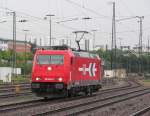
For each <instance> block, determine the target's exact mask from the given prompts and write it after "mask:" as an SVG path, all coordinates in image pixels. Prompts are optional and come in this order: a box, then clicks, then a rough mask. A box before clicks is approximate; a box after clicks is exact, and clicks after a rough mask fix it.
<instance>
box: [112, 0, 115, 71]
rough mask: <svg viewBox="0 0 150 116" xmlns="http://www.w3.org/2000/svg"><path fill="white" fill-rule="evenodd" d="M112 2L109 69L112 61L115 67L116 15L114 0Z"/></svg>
mask: <svg viewBox="0 0 150 116" xmlns="http://www.w3.org/2000/svg"><path fill="white" fill-rule="evenodd" d="M112 4H113V18H112V44H111V50H112V51H111V70H112V69H113V61H114V68H116V16H115V2H113V3H112ZM113 51H114V53H113ZM113 56H114V57H113ZM113 58H114V59H113Z"/></svg>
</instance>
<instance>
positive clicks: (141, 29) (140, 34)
mask: <svg viewBox="0 0 150 116" xmlns="http://www.w3.org/2000/svg"><path fill="white" fill-rule="evenodd" d="M136 18H139V21H138V22H139V24H140V33H139V73H141V72H142V61H141V58H140V56H141V55H142V47H143V46H142V36H143V19H144V16H136Z"/></svg>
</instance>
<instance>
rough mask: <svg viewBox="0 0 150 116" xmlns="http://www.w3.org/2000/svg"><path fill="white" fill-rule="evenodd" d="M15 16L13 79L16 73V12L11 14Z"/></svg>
mask: <svg viewBox="0 0 150 116" xmlns="http://www.w3.org/2000/svg"><path fill="white" fill-rule="evenodd" d="M11 14H12V15H13V54H12V77H13V76H15V73H16V69H15V67H16V12H11Z"/></svg>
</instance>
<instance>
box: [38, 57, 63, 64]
mask: <svg viewBox="0 0 150 116" xmlns="http://www.w3.org/2000/svg"><path fill="white" fill-rule="evenodd" d="M37 63H38V64H64V56H63V55H38V56H37Z"/></svg>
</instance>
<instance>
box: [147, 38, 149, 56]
mask: <svg viewBox="0 0 150 116" xmlns="http://www.w3.org/2000/svg"><path fill="white" fill-rule="evenodd" d="M147 53H148V55H149V36H148V46H147Z"/></svg>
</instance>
